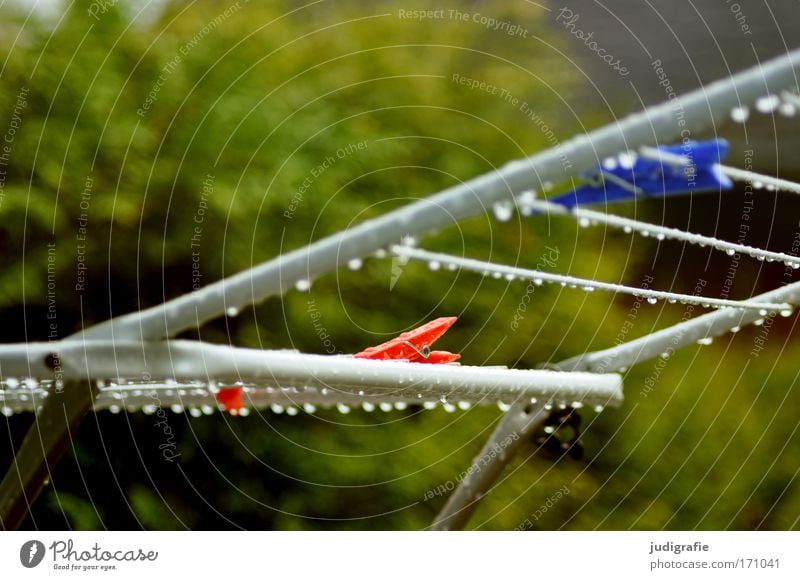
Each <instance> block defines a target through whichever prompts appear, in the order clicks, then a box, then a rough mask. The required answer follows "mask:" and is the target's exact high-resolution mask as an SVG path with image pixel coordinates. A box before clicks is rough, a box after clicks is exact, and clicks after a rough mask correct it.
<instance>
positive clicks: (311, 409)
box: [303, 403, 317, 415]
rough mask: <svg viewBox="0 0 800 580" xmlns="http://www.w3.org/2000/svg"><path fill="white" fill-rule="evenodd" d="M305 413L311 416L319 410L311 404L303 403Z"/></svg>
mask: <svg viewBox="0 0 800 580" xmlns="http://www.w3.org/2000/svg"><path fill="white" fill-rule="evenodd" d="M303 411H305V412H306V413H308V414H309V415H311V414H312V413H316V412H317V408H316V407H315V406H314V405H312V404H311V403H303Z"/></svg>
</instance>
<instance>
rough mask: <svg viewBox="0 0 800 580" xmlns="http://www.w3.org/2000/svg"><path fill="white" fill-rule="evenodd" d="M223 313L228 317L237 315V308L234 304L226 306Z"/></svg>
mask: <svg viewBox="0 0 800 580" xmlns="http://www.w3.org/2000/svg"><path fill="white" fill-rule="evenodd" d="M225 314H227V315H228V316H230V317H234V316H238V315H239V309H238V308H236V307H235V306H228V308H227V309H226V310H225Z"/></svg>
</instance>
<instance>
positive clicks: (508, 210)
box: [492, 199, 514, 222]
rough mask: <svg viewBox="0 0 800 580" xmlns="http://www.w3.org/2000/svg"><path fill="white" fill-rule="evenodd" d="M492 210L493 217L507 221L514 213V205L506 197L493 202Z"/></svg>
mask: <svg viewBox="0 0 800 580" xmlns="http://www.w3.org/2000/svg"><path fill="white" fill-rule="evenodd" d="M492 211H493V212H494V217H495V218H496V219H497V221H500V222H507V221H508V220H510V219H511V216H512V215H513V214H514V206H513V204H512V203H511V201H509V200H507V199H506V200H502V201H498V202H495V204H494V205H493V206H492Z"/></svg>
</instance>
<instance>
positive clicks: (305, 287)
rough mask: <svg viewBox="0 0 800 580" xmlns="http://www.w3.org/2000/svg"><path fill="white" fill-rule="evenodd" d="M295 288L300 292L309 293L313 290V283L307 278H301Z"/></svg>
mask: <svg viewBox="0 0 800 580" xmlns="http://www.w3.org/2000/svg"><path fill="white" fill-rule="evenodd" d="M294 287H295V288H296V289H297V290H299V291H300V292H308V291H309V290H310V289H311V282H310V281H309V280H306V279H305V278H300V279H299V280H298V281H297V282H295V283H294Z"/></svg>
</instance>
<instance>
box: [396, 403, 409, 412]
mask: <svg viewBox="0 0 800 580" xmlns="http://www.w3.org/2000/svg"><path fill="white" fill-rule="evenodd" d="M394 408H395V409H397V410H398V411H405V410H406V409H408V403H406V402H405V401H399V402H397V403H395V404H394Z"/></svg>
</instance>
